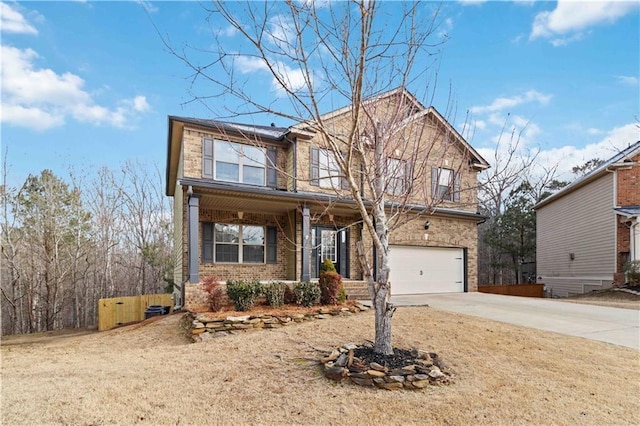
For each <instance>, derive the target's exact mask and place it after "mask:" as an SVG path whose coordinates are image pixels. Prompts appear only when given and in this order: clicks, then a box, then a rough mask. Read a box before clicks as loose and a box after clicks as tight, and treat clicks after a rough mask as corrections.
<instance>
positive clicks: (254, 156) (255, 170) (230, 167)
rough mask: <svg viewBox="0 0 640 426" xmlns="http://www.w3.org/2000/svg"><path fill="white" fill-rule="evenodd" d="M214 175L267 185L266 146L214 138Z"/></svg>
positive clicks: (229, 179)
mask: <svg viewBox="0 0 640 426" xmlns="http://www.w3.org/2000/svg"><path fill="white" fill-rule="evenodd" d="M213 143H214V152H213V159H214V162H213V175H214V179H216V180H223V181H228V182H240V183H248V184H251V185H260V186H264V185H265V175H266V167H265V164H266V152H265V149H264V148H259V147H256V146H249V145H242V144H239V143H234V142H229V141H221V140H214V141H213Z"/></svg>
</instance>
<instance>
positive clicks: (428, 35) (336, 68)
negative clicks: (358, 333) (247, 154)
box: [165, 1, 477, 354]
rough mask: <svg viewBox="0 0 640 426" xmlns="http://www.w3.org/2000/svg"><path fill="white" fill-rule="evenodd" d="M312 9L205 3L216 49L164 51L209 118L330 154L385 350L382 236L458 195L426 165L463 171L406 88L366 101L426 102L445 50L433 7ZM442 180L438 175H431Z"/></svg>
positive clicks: (388, 312) (405, 98)
mask: <svg viewBox="0 0 640 426" xmlns="http://www.w3.org/2000/svg"><path fill="white" fill-rule="evenodd" d="M317 4H318V3H316V2H294V1H288V2H286V3H277V2H274V3H271V2H266V3H253V2H247V3H242V4H239V3H223V2H214V5H213V8H212V9H206V11H207V13H208V14H209V15H208V18H207V21H209V22H210V25H211V28H212V35H213V38H214V40H215V41H216V43H215V50H214V51H211V50H210V49H198V48H189V47H188V48H185V49H183V50H181V51H178V50H176V49H175V48H173V47H172V46H171V44H170V43H169V42H168V41H165V44H166V45H167V47H168V48H169V49H170V51H171V52H172V53H173V54H174V55H175V56H177V57H178V58H180V59H181V60H183V61H184V62H185V63H186V64H187V65H188V66H189V67H190V68H191V69H192V70H193V75H192V81H193V85H192V89H191V93H192V95H193V97H194V101H199V102H202V103H204V104H205V105H207V106H209V107H211V105H210V104H209V103H208V101H210V100H213V99H215V101H216V104H218V103H220V104H223V105H226V106H225V108H224V109H223V110H217V111H215V112H216V115H217V116H218V117H221V118H222V117H238V116H240V115H252V114H260V113H266V114H271V115H275V116H278V117H281V118H283V119H288V120H291V121H293V122H294V123H297V124H296V125H295V126H294V128H295V129H297V130H299V131H303V132H310V133H312V134H313V135H314V143H317V144H318V145H319V147H320V148H323V149H325V150H326V151H328V152H330V153H331V158H330V160H329V161H330V163H332V167H330V168H331V169H334V168H335V170H336V171H337V173H336V174H335V175H329V176H328V179H329V181H330V182H332V186H333V191H334V193H335V197H336V199H341V198H345V197H348V198H349V199H351V200H353V201H354V202H355V205H356V206H357V210H358V212H359V213H360V216H361V217H362V223H363V226H364V228H365V232H366V233H367V235H368V236H369V237H370V239H371V241H372V244H373V246H374V247H375V249H376V254H377V259H376V260H377V262H376V266H377V274H375V278H374V276H373V274H371V273H370V272H367V271H371V267H370V265H368V264H367V263H368V262H367V259H366V257H365V256H364V255H362V256H359V258H360V261H361V266H362V268H363V270H364V271H365V274H364V275H365V277H366V279H367V281H368V285H369V289H370V293H371V294H372V303H373V305H374V308H375V312H376V315H375V351H376V352H378V353H382V354H391V353H393V347H392V343H391V318H392V315H393V312H394V307H393V306H392V304H391V303H389V297H390V291H389V289H390V283H389V273H390V265H389V237H390V235H391V234H392V233H393V232H394V230H396V229H398V228H399V227H400V226H402V225H403V224H405V223H407V221H409V220H411V219H414V218H415V217H417V216H419V215H423V214H431V213H433V211H434V209H435V207H436V206H437V205H438V204H439V203H440V202H441V201H442V199H443V198H447V197H449V196H451V194H453V193H454V192H455V193H456V194H458V195H456V196H460V195H459V194H460V191H459V189H460V184H459V182H457V183H456V184H455V185H454V182H453V179H452V177H451V178H449V177H446V179H448V180H447V185H444V188H445V189H444V190H442V191H440V190H437V191H435V192H434V191H431V190H429V189H430V185H429V184H428V183H429V182H431V181H432V179H431V170H432V166H434V165H438V164H442V163H443V162H444V161H451V164H452V166H451V167H453V168H454V169H458V170H459V169H460V168H461V167H463V165H464V166H465V167H468V162H467V161H468V160H469V159H468V158H464V156H463V155H462V154H461V152H462V151H463V150H460V149H458V148H457V145H456V144H458V143H460V142H459V139H457V138H456V136H458V135H457V132H456V131H455V130H454V129H453V128H451V127H449V126H448V125H445V124H443V122H445V121H444V120H437V119H434V116H435V115H437V112H436V111H435V110H432V109H430V108H424V107H422V105H421V104H420V102H419V101H418V99H416V98H413V96H411V95H408V92H406V91H404V89H402V90H398V91H397V92H396V93H397V96H392V97H388V98H386V99H387V101H386V102H384V103H382V104H381V103H379V102H373V101H372V99H377V98H379V95H380V94H381V93H385V92H386V93H389V92H391V89H393V88H397V87H400V88H405V87H407V88H412V89H415V90H412V91H413V92H414V93H417V94H418V95H419V96H420V97H421V98H423V99H427V100H428V99H429V94H430V93H431V95H432V94H433V88H432V87H431V86H430V85H429V81H430V76H429V73H430V72H432V69H431V65H432V64H433V62H434V60H435V58H437V54H438V46H439V45H440V44H441V42H442V39H441V38H439V37H438V36H437V35H436V33H437V29H438V24H439V6H436V7H434V6H433V4H427V3H402V4H397V3H394V4H393V6H391V5H390V4H379V3H377V2H375V1H349V2H332V3H328V4H326V5H325V4H323V6H326V7H317V6H316V5H317ZM219 17H221V18H222V19H223V22H224V25H229V26H231V28H232V29H233V30H234V31H235V32H236V33H237V34H239V35H241V37H242V39H243V40H244V43H243V44H242V45H241V46H238V45H237V44H234V47H233V49H234V50H233V51H232V50H229V49H227V48H226V47H225V45H224V41H223V40H221V39H220V38H219V33H220V23H219V21H216V22H212V21H213V20H215V19H217V18H219ZM203 54H204V56H202V55H203ZM249 65H252V66H254V67H258V68H259V69H261V70H262V71H263V72H265V73H267V75H268V76H269V78H270V79H271V81H272V86H273V87H274V92H272V93H273V94H274V97H273V98H272V99H267V100H264V98H263V97H262V98H261V97H258V96H256V94H255V93H253V92H252V91H251V90H250V89H249V88H248V87H247V85H246V82H247V78H248V77H247V76H246V75H245V74H243V69H244V67H247V66H249ZM201 83H205V84H207V85H208V86H206V88H203V87H202V86H200V84H201ZM218 97H225V100H226V99H233V100H235V101H236V103H235V104H236V105H237V103H238V101H239V103H240V107H238V108H233V107H232V106H229V105H227V103H225V102H219V101H218V99H217V98H218ZM336 103H338V104H341V105H349V106H348V107H347V109H345V110H342V112H343V114H342V115H341V116H340V117H338V116H337V115H335V114H333V115H331V114H330V115H323V114H322V111H325V110H328V109H335V108H334V105H335V104H336ZM285 106H286V107H285ZM447 110H449V107H447ZM345 117H346V118H345ZM445 123H446V122H445ZM249 142H250V141H249ZM390 159H393V160H395V161H393V160H390ZM453 165H455V166H453ZM436 170H438V168H436ZM427 176H428V177H427ZM297 178H298V179H301V177H300V176H298V177H297ZM315 178H318V177H317V176H316V177H315ZM309 179H314V177H313V176H310V177H309ZM441 179H442V180H445V177H444V176H436V177H435V181H440V180H441ZM341 182H345V185H344V186H343V185H342V183H341ZM454 186H455V188H454ZM465 187H467V186H465V185H462V188H465ZM347 188H348V189H347ZM456 189H458V191H456ZM476 189H477V188H476V185H475V183H474V184H473V185H472V188H470V189H468V193H467V194H465V200H466V201H468V203H469V204H474V203H476V193H475V191H476ZM463 202H464V201H463Z"/></svg>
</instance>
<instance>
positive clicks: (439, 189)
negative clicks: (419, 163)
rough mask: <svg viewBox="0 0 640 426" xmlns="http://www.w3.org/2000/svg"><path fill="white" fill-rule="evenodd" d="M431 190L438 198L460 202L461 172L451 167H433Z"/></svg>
mask: <svg viewBox="0 0 640 426" xmlns="http://www.w3.org/2000/svg"><path fill="white" fill-rule="evenodd" d="M431 190H432V192H433V196H434V198H435V199H436V200H442V201H454V202H460V174H459V173H456V172H454V171H453V170H451V169H445V168H442V167H433V168H432V169H431Z"/></svg>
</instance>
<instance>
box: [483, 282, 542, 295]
mask: <svg viewBox="0 0 640 426" xmlns="http://www.w3.org/2000/svg"><path fill="white" fill-rule="evenodd" d="M478 291H479V292H480V293H492V294H504V295H507V296H522V297H544V284H511V285H479V286H478Z"/></svg>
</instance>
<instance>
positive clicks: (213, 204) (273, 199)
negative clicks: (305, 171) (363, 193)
mask: <svg viewBox="0 0 640 426" xmlns="http://www.w3.org/2000/svg"><path fill="white" fill-rule="evenodd" d="M198 193H199V194H200V206H201V207H204V208H206V209H215V210H225V211H241V212H253V213H267V214H284V213H287V212H289V211H291V210H297V209H298V208H301V207H302V206H304V205H306V206H307V207H309V210H310V212H311V213H312V214H318V213H322V212H324V211H325V210H327V203H326V201H323V200H313V199H310V200H304V201H303V200H292V199H287V198H284V197H278V196H277V194H251V195H248V194H245V193H242V192H227V191H224V192H223V191H219V192H218V191H211V190H201V191H198ZM329 210H330V212H331V213H332V214H335V215H341V216H357V215H358V211H357V210H356V209H355V206H344V205H337V204H333V205H331V208H330V209H329Z"/></svg>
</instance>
